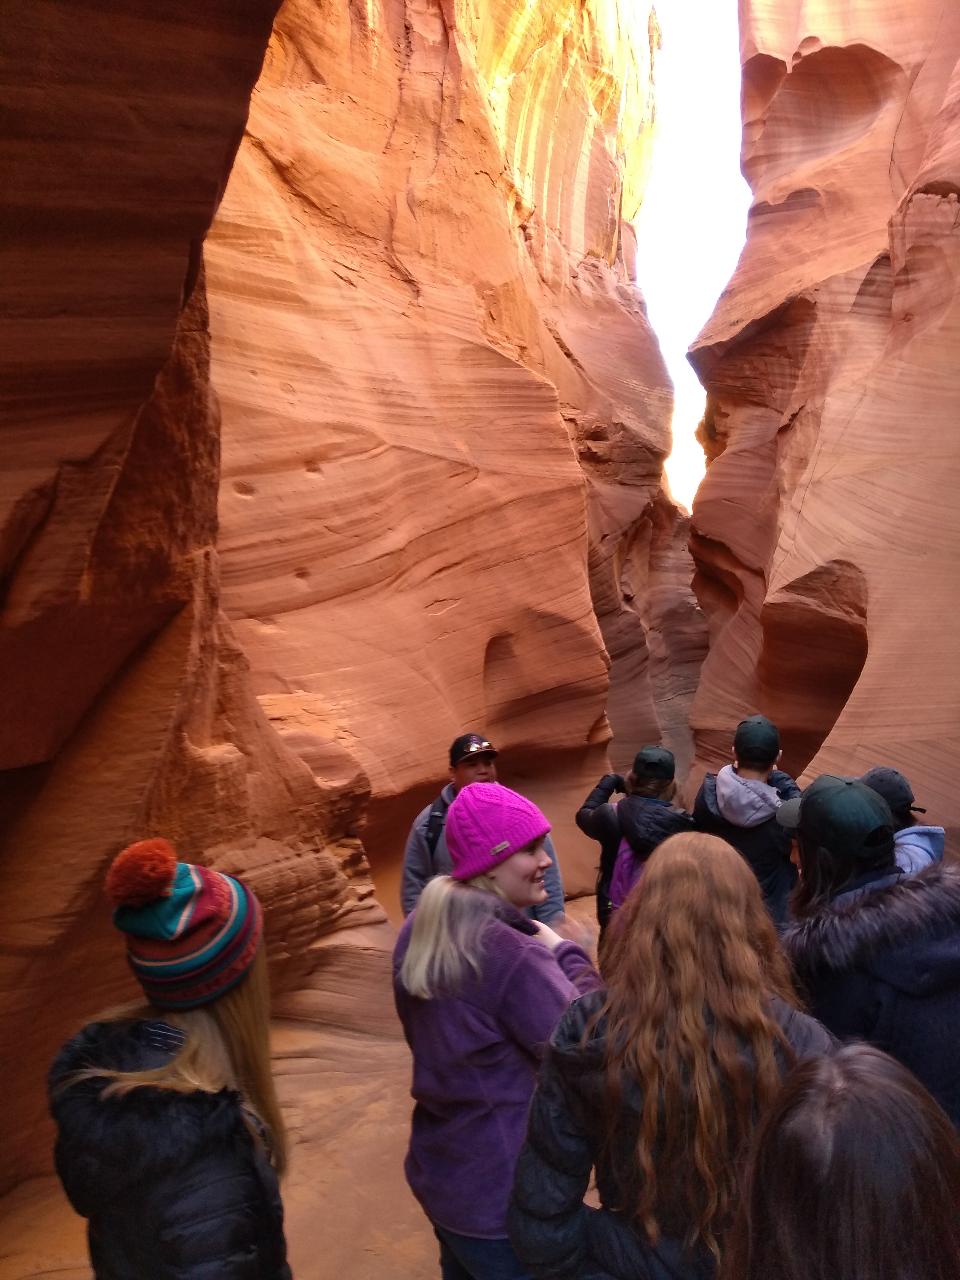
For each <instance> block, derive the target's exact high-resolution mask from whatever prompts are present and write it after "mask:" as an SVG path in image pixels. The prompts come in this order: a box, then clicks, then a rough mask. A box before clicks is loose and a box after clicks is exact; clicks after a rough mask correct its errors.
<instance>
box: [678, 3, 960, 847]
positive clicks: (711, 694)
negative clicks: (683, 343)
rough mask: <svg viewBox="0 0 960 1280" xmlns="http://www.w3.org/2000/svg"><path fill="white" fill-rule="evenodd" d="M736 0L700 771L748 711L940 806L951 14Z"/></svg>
mask: <svg viewBox="0 0 960 1280" xmlns="http://www.w3.org/2000/svg"><path fill="white" fill-rule="evenodd" d="M834 9H835V12H831V11H830V9H829V7H827V8H825V7H824V6H822V5H817V6H813V5H809V4H804V3H801V0H793V2H791V3H785V4H780V5H777V6H771V5H766V4H762V3H760V2H759V0H742V3H741V30H742V57H743V67H744V87H743V115H744V141H743V169H744V173H745V174H746V176H747V178H748V179H749V181H750V183H751V186H752V188H753V192H754V203H753V208H752V210H751V213H750V219H749V227H748V238H747V245H746V248H745V249H744V252H743V255H742V257H741V259H740V263H739V265H738V267H737V270H736V273H735V274H734V277H733V279H732V281H731V283H730V285H729V287H728V288H727V290H726V291H725V293H724V295H723V296H722V298H721V299H720V302H719V303H718V306H717V308H716V311H715V312H714V315H713V317H712V318H711V320H710V322H709V323H708V325H707V327H706V328H705V330H704V331H703V333H702V334H701V335H700V337H699V339H698V341H697V343H696V344H695V346H694V348H693V350H692V353H691V359H692V360H693V363H694V365H695V366H696V368H697V370H698V372H699V374H700V377H701V379H702V380H703V381H704V383H705V385H706V386H707V388H708V393H709V396H708V406H707V413H706V417H705V420H704V423H703V427H702V436H703V443H704V447H705V448H706V450H707V453H708V456H709V457H710V458H711V459H712V461H711V463H710V466H709V469H708V472H707V476H706V479H705V481H704V483H703V485H702V487H701V489H700V492H699V495H698V497H697V501H696V504H695V507H694V513H693V533H692V539H691V548H692V550H693V553H694V558H695V561H696V565H697V578H696V584H695V585H696V588H697V593H698V596H699V598H700V601H701V604H702V605H703V607H704V609H705V610H706V612H707V614H708V616H709V619H710V626H711V648H710V655H709V658H708V660H707V662H706V664H705V665H704V668H703V674H702V680H701V683H700V686H699V689H698V692H697V696H696V700H695V703H694V707H693V713H692V723H693V726H694V728H695V731H696V735H697V744H698V756H699V760H700V763H701V764H708V765H710V766H711V767H712V766H715V765H716V764H717V763H719V762H721V760H722V759H723V758H724V757H725V753H726V751H727V750H728V749H729V742H730V737H731V732H730V731H731V728H732V726H733V725H734V724H735V723H736V721H737V720H738V719H739V718H740V717H741V715H743V714H744V713H745V712H748V711H751V710H756V709H761V710H764V711H766V712H768V713H769V714H770V715H772V716H773V717H774V719H776V720H777V721H778V723H779V724H780V726H781V729H782V730H783V733H784V747H785V764H786V766H787V767H788V768H791V769H793V770H795V771H800V770H802V769H806V770H807V771H808V773H809V774H815V773H817V772H820V771H824V770H830V771H834V772H843V773H849V772H860V771H862V770H863V769H865V768H866V767H868V766H870V765H873V764H889V765H894V766H896V767H898V768H900V769H902V770H903V771H904V772H905V773H906V774H907V775H908V776H909V777H910V778H911V780H912V781H913V783H914V787H915V790H916V792H917V795H918V797H919V800H920V803H922V804H926V805H927V806H928V808H929V811H930V812H929V819H930V820H931V821H933V822H943V823H944V824H945V825H946V826H947V827H948V828H951V829H952V837H953V839H954V842H956V839H957V834H958V827H960V801H958V798H957V793H956V786H955V776H956V768H957V763H958V757H960V728H958V726H960V675H958V671H960V664H958V656H960V655H958V643H957V639H956V635H955V628H954V627H953V625H952V618H953V615H954V613H955V612H956V609H957V605H958V603H960V575H958V573H957V569H956V557H957V550H958V547H960V522H958V516H957V504H956V500H955V493H956V489H957V485H958V483H960V438H958V435H957V431H956V423H957V419H958V415H960V371H958V367H957V361H956V352H957V350H958V342H960V302H958V271H960V205H958V191H960V110H958V103H960V67H958V57H960V9H957V7H956V6H954V5H943V4H941V3H940V2H939V0H918V2H917V3H915V4H911V5H910V6H909V7H907V6H899V7H898V6H896V5H894V6H891V5H889V4H880V3H876V2H874V0H856V2H855V3H853V4H848V5H843V6H840V5H837V6H834Z"/></svg>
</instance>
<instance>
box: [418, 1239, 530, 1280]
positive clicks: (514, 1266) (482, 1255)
mask: <svg viewBox="0 0 960 1280" xmlns="http://www.w3.org/2000/svg"><path fill="white" fill-rule="evenodd" d="M433 1230H434V1232H435V1234H436V1237H437V1239H438V1240H439V1241H440V1275H441V1278H442V1280H530V1277H529V1275H528V1273H527V1271H526V1269H525V1268H524V1265H523V1263H522V1262H521V1261H520V1259H519V1258H518V1257H517V1255H516V1254H515V1253H514V1252H513V1249H512V1247H511V1245H510V1241H509V1240H478V1239H477V1238H476V1237H475V1236H458V1235H457V1234H456V1232H454V1231H447V1230H446V1228H444V1227H437V1226H434V1228H433Z"/></svg>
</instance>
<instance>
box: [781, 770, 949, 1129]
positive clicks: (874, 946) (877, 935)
mask: <svg viewBox="0 0 960 1280" xmlns="http://www.w3.org/2000/svg"><path fill="white" fill-rule="evenodd" d="M779 817H780V821H781V822H782V823H783V824H784V826H785V827H787V828H788V829H791V830H795V831H796V834H797V837H798V843H799V847H800V867H801V873H802V879H801V882H800V886H799V888H798V890H797V893H796V895H795V897H794V900H793V904H792V907H793V911H794V914H795V915H796V917H797V919H796V921H795V922H794V923H793V924H791V925H790V926H789V927H788V928H787V930H786V931H785V933H784V935H783V945H784V948H785V950H786V952H787V954H788V956H789V957H790V959H791V961H792V962H793V965H794V968H795V970H796V973H797V976H798V978H799V980H800V982H801V983H802V984H803V986H804V988H805V989H806V991H807V992H808V993H809V995H810V998H811V1007H812V1009H813V1012H814V1013H815V1014H816V1016H817V1017H818V1018H820V1019H821V1021H822V1022H823V1023H824V1025H825V1026H827V1027H829V1028H830V1030H831V1031H833V1032H834V1034H835V1035H837V1036H839V1037H841V1038H842V1039H845V1040H847V1039H861V1040H868V1041H870V1042H871V1043H872V1044H875V1045H876V1046H877V1047H878V1048H880V1049H884V1050H885V1051H886V1052H887V1053H889V1054H891V1055H892V1056H893V1057H894V1058H897V1059H898V1060H899V1061H900V1062H902V1063H903V1065H904V1066H906V1067H909V1069H910V1070H911V1071H912V1072H913V1073H914V1074H915V1075H916V1076H917V1078H918V1079H919V1080H920V1081H921V1082H922V1083H923V1084H925V1085H926V1087H927V1088H928V1089H929V1090H930V1092H931V1093H932V1094H933V1096H934V1098H936V1100H937V1101H938V1102H939V1103H940V1105H941V1106H942V1107H943V1109H944V1110H945V1111H946V1112H947V1114H948V1115H949V1116H950V1118H951V1120H952V1121H953V1123H954V1124H955V1125H958V1126H960V1072H958V1070H957V1046H958V1045H960V868H958V867H955V866H945V865H943V864H940V863H936V864H934V865H932V866H930V867H926V868H924V869H923V870H922V871H920V872H918V873H917V874H916V875H906V874H904V873H903V872H902V871H901V870H900V869H899V868H898V867H897V865H896V861H895V844H894V838H893V837H894V820H893V816H892V814H891V812H890V809H889V806H888V805H887V803H886V801H884V800H883V798H882V797H881V796H879V795H878V794H877V793H876V792H875V791H873V790H872V789H871V788H870V787H867V786H864V784H863V783H861V782H859V781H857V780H855V779H852V778H837V777H832V776H830V775H828V774H825V775H823V776H822V777H820V778H817V780H816V781H815V782H813V783H812V784H811V785H810V786H809V787H808V788H807V789H806V791H804V793H803V796H802V797H801V798H800V799H799V800H796V801H791V802H790V803H789V804H787V805H784V806H783V807H782V808H781V810H780V813H779Z"/></svg>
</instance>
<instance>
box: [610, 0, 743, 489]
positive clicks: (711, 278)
mask: <svg viewBox="0 0 960 1280" xmlns="http://www.w3.org/2000/svg"><path fill="white" fill-rule="evenodd" d="M656 11H657V17H658V19H659V22H660V26H661V29H662V32H663V47H662V48H661V49H660V50H659V53H658V54H657V56H656V59H655V62H654V86H655V99H656V110H657V128H656V138H655V141H654V151H653V167H652V171H651V176H650V183H649V185H648V187H647V190H646V193H645V195H644V200H643V205H642V206H641V209H640V212H639V214H638V215H637V218H636V221H635V224H634V225H635V227H636V231H637V240H638V253H637V276H638V280H637V283H638V284H639V286H640V288H641V290H642V291H643V295H644V297H645V299H646V302H647V310H648V313H649V316H650V322H651V324H652V325H653V327H654V329H655V331H656V334H657V338H658V339H659V342H660V349H661V351H662V352H663V358H664V360H665V361H666V365H667V368H668V370H669V371H670V376H671V378H672V379H673V383H674V396H675V401H674V413H673V452H672V453H671V454H670V457H669V458H668V459H667V462H666V464H665V468H664V469H665V472H666V476H667V483H668V485H669V488H670V492H671V494H672V496H673V498H674V500H675V501H676V502H678V503H679V504H680V505H682V506H684V507H685V508H686V509H687V510H688V511H689V510H690V507H691V506H692V504H693V496H694V494H695V493H696V489H697V486H698V484H699V483H700V481H701V479H702V478H703V472H704V456H703V450H702V449H701V448H700V445H699V444H698V443H697V441H696V439H695V436H694V432H695V431H696V428H697V424H698V422H699V421H700V418H701V417H702V415H703V406H704V402H705V394H704V391H703V388H702V387H701V386H700V383H699V381H698V380H697V376H696V374H695V373H694V372H693V370H692V369H691V367H690V365H689V363H688V362H687V358H686V353H687V348H688V347H689V346H690V344H691V343H692V342H693V341H694V339H695V338H696V336H697V334H698V333H699V331H700V329H701V328H702V327H703V325H704V324H705V322H706V320H707V319H708V317H709V315H710V312H711V311H712V310H713V306H714V304H715V302H716V300H717V298H718V297H719V296H720V293H721V291H722V289H723V288H724V286H725V285H726V283H727V281H728V280H729V278H730V276H731V275H732V274H733V269H734V267H735V266H736V262H737V258H738V256H739V254H740V250H741V248H742V247H743V242H744V238H745V235H746V217H747V209H748V208H749V205H750V190H749V188H748V186H747V184H746V182H745V181H744V180H743V177H742V176H741V174H740V48H739V44H740V42H739V33H738V29H737V0H656Z"/></svg>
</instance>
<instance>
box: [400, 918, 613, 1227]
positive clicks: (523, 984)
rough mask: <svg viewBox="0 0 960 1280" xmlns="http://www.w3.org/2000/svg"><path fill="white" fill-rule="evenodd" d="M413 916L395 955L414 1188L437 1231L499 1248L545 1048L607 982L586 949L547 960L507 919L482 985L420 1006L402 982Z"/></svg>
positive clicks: (552, 954)
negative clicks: (565, 1017) (578, 1005)
mask: <svg viewBox="0 0 960 1280" xmlns="http://www.w3.org/2000/svg"><path fill="white" fill-rule="evenodd" d="M415 914H416V913H414V915H411V916H408V917H407V920H406V922H405V923H404V926H403V928H402V929H401V930H400V936H399V938H398V939H397V945H396V948H395V950H394V953H393V990H394V996H395V999H396V1002H397V1012H398V1013H399V1015H400V1021H401V1022H402V1023H403V1030H404V1034H405V1035H406V1038H407V1043H408V1044H409V1046H410V1049H411V1051H412V1053H413V1085H412V1088H411V1093H412V1094H413V1098H414V1101H415V1103H416V1106H415V1107H414V1111H413V1127H412V1131H411V1134H410V1148H409V1151H408V1152H407V1159H406V1163H405V1170H406V1175H407V1181H408V1182H409V1184H410V1189H411V1190H412V1191H413V1194H414V1195H415V1196H416V1198H417V1199H418V1200H419V1201H420V1204H421V1206H422V1207H423V1210H424V1212H425V1213H426V1215H427V1217H428V1218H430V1219H431V1221H433V1222H435V1223H436V1224H437V1225H438V1226H441V1227H446V1229H447V1230H448V1231H455V1232H457V1233H458V1234H459V1235H465V1236H476V1237H479V1238H481V1239H499V1238H501V1237H505V1236H506V1234H507V1228H506V1221H507V1204H508V1202H509V1200H510V1189H511V1187H512V1185H513V1173H514V1166H515V1165H516V1163H517V1155H518V1154H519V1151H520V1148H521V1146H522V1145H523V1140H524V1137H525V1135H526V1130H527V1111H528V1110H529V1107H530V1099H531V1098H532V1097H533V1091H534V1087H535V1085H536V1078H537V1068H538V1066H539V1063H540V1060H541V1058H542V1057H543V1052H544V1049H545V1048H546V1045H547V1043H548V1041H549V1040H550V1036H551V1035H552V1034H553V1030H554V1028H555V1027H556V1025H557V1023H558V1021H559V1020H560V1017H561V1015H562V1014H563V1012H564V1010H565V1009H566V1008H567V1005H568V1004H569V1003H570V1001H571V1000H573V999H575V998H576V997H577V996H578V995H583V994H584V993H585V992H587V991H593V990H595V989H596V988H597V987H599V986H600V985H601V984H600V978H599V976H598V975H597V973H596V971H595V970H594V968H593V966H592V964H591V962H590V959H589V957H588V956H587V954H586V952H584V951H583V950H582V949H581V948H580V947H578V946H577V945H576V943H573V942H563V943H561V944H560V946H559V947H557V949H556V950H555V951H549V950H548V949H547V948H546V947H545V946H544V945H543V943H542V942H538V941H537V939H536V938H535V937H533V936H531V931H533V932H535V930H536V926H535V925H534V924H533V923H532V922H531V921H530V920H528V919H527V918H526V917H524V916H522V915H521V914H520V913H519V912H513V911H512V910H509V911H508V912H507V913H505V915H506V919H503V920H498V919H493V920H491V922H490V924H489V926H488V932H487V934H486V935H485V942H486V945H485V949H484V957H483V965H482V971H481V973H480V975H479V977H475V976H474V975H472V974H471V975H470V976H469V977H468V978H467V980H466V982H465V984H464V986H463V989H462V990H461V992H460V994H459V995H457V996H441V997H437V998H436V999H433V1000H420V999H417V998H415V997H414V996H411V995H409V993H408V992H407V991H406V990H405V989H404V988H403V987H402V986H401V985H400V981H399V977H398V975H399V972H400V965H401V964H402V963H403V957H404V955H405V954H406V951H407V946H408V944H409V942H410V932H411V929H412V928H413V921H414V917H415ZM508 921H509V923H508Z"/></svg>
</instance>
